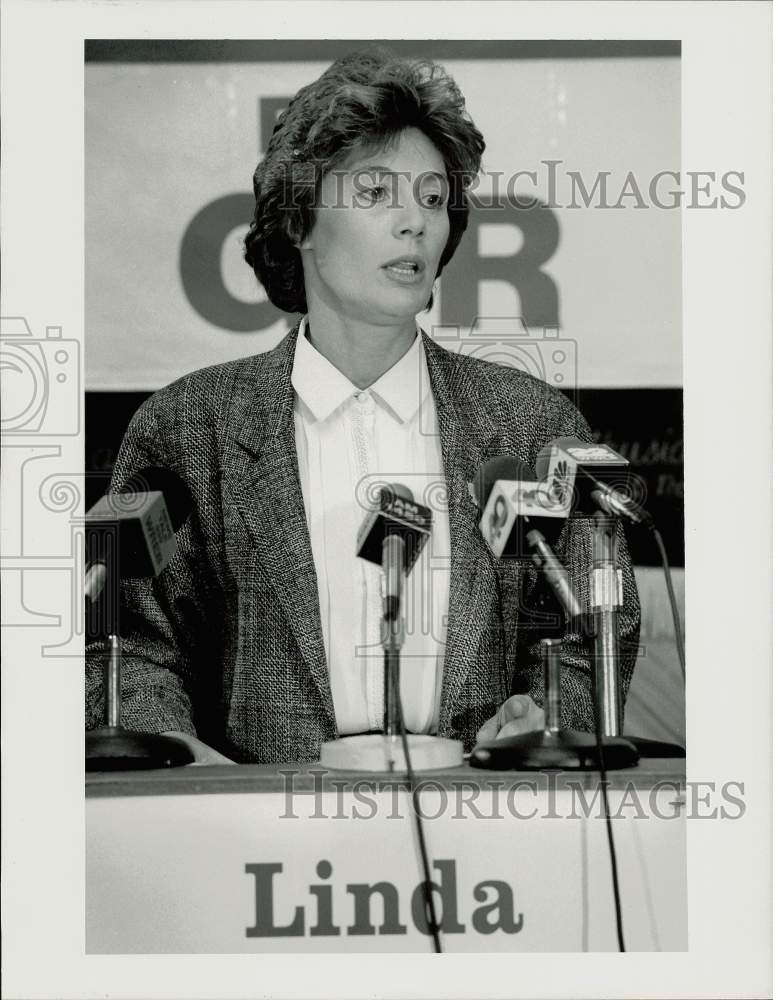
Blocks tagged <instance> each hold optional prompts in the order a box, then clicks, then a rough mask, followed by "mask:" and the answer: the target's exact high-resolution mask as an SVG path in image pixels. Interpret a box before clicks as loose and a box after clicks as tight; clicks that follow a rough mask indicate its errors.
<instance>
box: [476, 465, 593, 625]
mask: <svg viewBox="0 0 773 1000" xmlns="http://www.w3.org/2000/svg"><path fill="white" fill-rule="evenodd" d="M494 477H496V479H494ZM475 488H476V492H477V495H478V497H479V498H480V500H483V499H484V497H486V496H487V499H486V502H485V507H484V509H483V515H482V517H481V520H480V530H481V533H482V534H483V537H484V539H485V540H486V544H487V545H488V547H489V549H490V551H491V552H492V554H493V555H494V556H496V557H497V558H502V557H503V556H512V557H515V558H530V559H531V561H532V562H533V563H534V564H535V566H536V567H537V568H538V569H540V570H542V573H543V575H544V577H545V579H546V580H547V582H548V583H549V584H550V587H551V589H552V590H553V592H554V594H555V595H556V597H557V598H558V600H559V602H560V603H561V606H562V607H563V609H564V611H565V612H566V614H567V615H568V616H569V617H570V618H577V617H579V616H580V615H582V606H581V605H580V602H579V601H578V599H577V597H576V595H575V593H574V591H573V589H572V585H571V583H570V582H569V576H568V574H567V572H566V570H565V569H564V567H563V566H562V565H561V563H560V562H559V560H558V558H557V556H556V554H555V553H554V552H553V550H552V549H551V547H550V545H548V543H547V541H546V539H545V535H544V534H543V532H542V530H541V529H543V528H544V530H547V531H548V532H549V533H550V535H551V537H552V536H555V537H557V536H558V534H559V532H560V531H561V528H562V526H563V522H564V521H565V520H566V518H567V517H568V515H569V506H568V504H567V503H566V502H565V501H563V500H562V499H561V498H560V497H557V496H555V495H554V494H551V492H550V491H549V490H548V488H547V485H546V484H545V483H541V482H538V481H537V480H536V478H535V476H534V473H533V472H532V471H531V470H530V469H529V467H528V466H527V465H526V464H525V463H524V462H521V461H520V459H517V458H512V457H510V458H499V459H491V460H490V461H489V462H486V463H484V465H483V466H482V467H481V469H480V470H479V471H478V476H477V477H476V487H475Z"/></svg>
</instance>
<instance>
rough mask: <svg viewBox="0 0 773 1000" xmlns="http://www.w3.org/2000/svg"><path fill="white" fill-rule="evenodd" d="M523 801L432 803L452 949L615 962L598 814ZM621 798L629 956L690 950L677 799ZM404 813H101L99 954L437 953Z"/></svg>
mask: <svg viewBox="0 0 773 1000" xmlns="http://www.w3.org/2000/svg"><path fill="white" fill-rule="evenodd" d="M510 784H511V783H508V786H507V787H505V785H504V782H503V783H502V787H501V788H500V789H492V788H488V789H486V790H483V789H480V788H478V787H477V783H476V784H473V783H468V785H467V786H464V785H462V786H461V787H460V788H456V789H444V788H442V787H440V786H435V787H431V788H428V789H427V790H425V791H424V792H423V793H422V798H421V801H422V811H423V814H424V816H425V831H426V837H427V843H428V850H429V853H430V857H431V860H432V866H433V868H432V873H433V879H434V882H435V884H436V903H437V906H438V911H439V912H438V916H439V918H440V919H441V921H442V927H443V931H442V941H443V947H444V950H445V951H447V952H451V953H461V952H474V951H484V952H485V951H491V952H515V951H523V952H531V951H535V952H536V951H551V952H562V951H563V952H566V951H584V950H592V951H605V950H610V951H614V950H616V949H617V939H616V936H615V921H614V906H613V898H612V889H611V877H610V868H609V854H608V848H607V841H606V831H605V827H604V821H603V819H601V818H598V817H597V815H596V814H597V812H598V799H596V800H595V804H594V803H593V799H592V795H591V793H590V792H588V793H587V794H586V795H585V796H580V798H578V797H577V795H576V791H577V790H569V789H560V788H559V789H557V790H556V789H554V790H553V791H552V792H551V793H550V794H548V792H547V791H546V790H545V789H544V788H542V789H537V788H535V787H533V786H531V787H529V786H527V787H522V788H517V789H516V790H510ZM578 787H579V786H578ZM626 794H627V793H626V792H614V791H611V792H610V806H611V810H612V814H613V815H614V814H615V812H616V811H617V812H618V818H617V819H615V820H613V823H614V831H615V838H616V846H617V857H618V866H619V870H620V881H621V893H622V899H623V917H624V926H625V934H626V944H627V947H628V949H629V950H633V951H659V950H664V951H669V950H682V949H684V948H686V946H687V940H686V883H685V877H686V876H685V829H684V818H683V817H682V816H681V815H680V813H679V808H678V805H675V801H674V800H675V799H677V798H678V796H677V795H676V793H675V791H674V789H673V787H669V788H668V789H665V788H664V789H656V790H654V791H653V792H652V793H650V792H648V791H644V792H640V793H639V801H638V802H637V803H635V804H633V806H632V803H631V801H628V802H626V800H625V796H626ZM628 794H630V793H628ZM648 796H649V799H648ZM409 802H410V800H409V799H408V798H407V796H406V793H405V792H403V791H398V790H397V789H392V790H391V791H379V790H376V788H375V786H374V785H373V782H372V781H371V782H366V781H363V782H360V783H359V785H358V786H355V788H354V789H352V788H351V787H349V788H345V787H344V784H342V786H341V788H340V789H338V790H336V791H325V792H320V793H318V794H315V795H312V794H299V795H288V793H287V791H285V792H271V793H255V794H231V793H222V794H209V795H207V794H201V795H160V796H152V797H151V796H139V797H131V796H128V797H122V798H113V797H104V798H100V797H92V798H89V799H88V800H87V803H86V807H87V808H86V828H87V854H86V905H87V928H86V950H87V952H89V953H103V954H118V953H163V954H172V953H176V954H179V953H211V952H213V953H238V952H241V953H256V952H295V951H297V952H318V951H322V952H371V951H392V952H428V951H430V950H431V939H430V937H429V936H428V932H427V928H426V923H425V922H424V918H423V905H422V897H421V889H420V887H419V884H420V882H421V867H420V863H419V860H418V855H417V852H416V848H415V843H414V832H413V828H412V823H411V819H410V813H409V810H410V805H409ZM589 804H591V805H592V808H589ZM634 806H635V807H634ZM586 813H590V816H589V817H588V816H586Z"/></svg>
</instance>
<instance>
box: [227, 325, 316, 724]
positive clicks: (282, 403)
mask: <svg viewBox="0 0 773 1000" xmlns="http://www.w3.org/2000/svg"><path fill="white" fill-rule="evenodd" d="M297 334H298V327H297V326H296V327H295V329H293V330H292V331H291V332H290V334H289V335H288V336H287V337H286V338H285V339H284V340H283V341H282V342H281V343H280V344H279V345H278V347H276V348H275V349H274V350H273V351H270V352H268V353H267V354H266V355H262V356H258V357H257V358H256V359H255V370H252V369H249V370H248V371H247V372H246V374H245V376H244V377H243V379H241V380H240V382H239V383H238V384H237V385H236V386H235V390H234V398H233V400H232V401H231V407H230V414H231V416H230V421H229V434H228V439H229V440H228V444H227V448H228V451H227V455H228V460H227V464H226V463H224V465H226V467H225V469H224V479H225V480H226V481H227V482H228V484H229V490H230V495H231V499H232V502H233V503H234V504H235V505H236V506H237V507H238V509H239V511H240V512H241V514H242V517H243V518H244V520H245V522H246V524H247V528H248V529H249V531H250V534H251V535H252V538H253V540H254V543H255V546H256V548H257V550H258V553H259V555H260V560H261V564H262V565H263V567H264V568H265V571H266V573H267V574H268V576H269V578H270V581H271V584H272V586H273V588H274V590H275V592H276V595H277V597H278V599H279V601H280V603H281V605H282V608H283V610H284V613H285V616H286V618H287V622H288V625H289V627H290V629H291V630H292V633H293V635H294V637H295V640H296V642H297V644H298V648H299V649H300V652H301V655H302V657H303V659H304V661H305V662H306V664H307V665H308V668H309V670H310V672H311V675H312V677H313V678H314V681H315V683H316V685H317V687H318V689H319V692H320V695H321V698H322V703H323V705H324V708H325V711H326V713H327V714H328V716H329V717H330V718H331V719H332V720H333V721H335V712H334V709H333V699H332V694H331V691H330V678H329V675H328V670H327V664H326V662H325V647H324V641H323V637H322V624H321V621H320V614H319V598H318V594H317V577H316V571H315V568H314V558H313V556H312V552H311V542H310V539H309V531H308V526H307V524H306V515H305V511H304V505H303V494H302V492H301V484H300V476H299V473H298V457H297V452H296V447H295V426H294V421H293V388H292V383H291V381H290V377H291V374H292V367H293V358H294V355H295V343H296V338H297ZM258 365H259V367H258Z"/></svg>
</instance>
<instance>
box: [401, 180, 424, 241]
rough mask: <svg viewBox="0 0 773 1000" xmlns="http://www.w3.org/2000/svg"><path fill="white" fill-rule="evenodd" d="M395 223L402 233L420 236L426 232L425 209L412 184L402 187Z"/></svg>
mask: <svg viewBox="0 0 773 1000" xmlns="http://www.w3.org/2000/svg"><path fill="white" fill-rule="evenodd" d="M394 225H395V229H396V231H397V232H398V233H399V234H400V235H408V236H419V235H421V234H422V233H423V232H424V229H425V226H426V218H425V216H424V210H423V209H422V207H421V205H420V204H419V203H418V202H417V201H416V198H415V196H414V192H413V187H412V185H410V184H404V185H401V187H400V192H399V200H398V203H397V206H396V208H395V221H394Z"/></svg>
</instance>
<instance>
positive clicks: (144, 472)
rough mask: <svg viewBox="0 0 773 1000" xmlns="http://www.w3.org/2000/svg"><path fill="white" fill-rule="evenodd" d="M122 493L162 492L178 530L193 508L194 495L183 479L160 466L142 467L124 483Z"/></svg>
mask: <svg viewBox="0 0 773 1000" xmlns="http://www.w3.org/2000/svg"><path fill="white" fill-rule="evenodd" d="M120 492H121V493H156V492H157V493H161V494H163V497H164V503H165V504H166V509H167V513H168V514H169V520H170V521H171V522H172V530H173V531H175V532H176V531H177V530H178V529H179V528H180V525H181V524H183V522H184V521H185V520H186V519H187V518H188V516H189V514H190V513H191V511H192V510H193V497H192V496H191V491H190V490H189V489H188V487H187V486H186V484H185V483H184V482H183V480H182V479H181V478H180V477H179V476H178V475H177V473H176V472H172V470H171V469H164V468H161V467H159V466H155V467H148V468H144V469H140V471H139V472H136V473H135V474H134V475H133V476H131V478H130V479H128V480H127V481H126V483H124V485H123V486H122V487H121V490H120Z"/></svg>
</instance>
